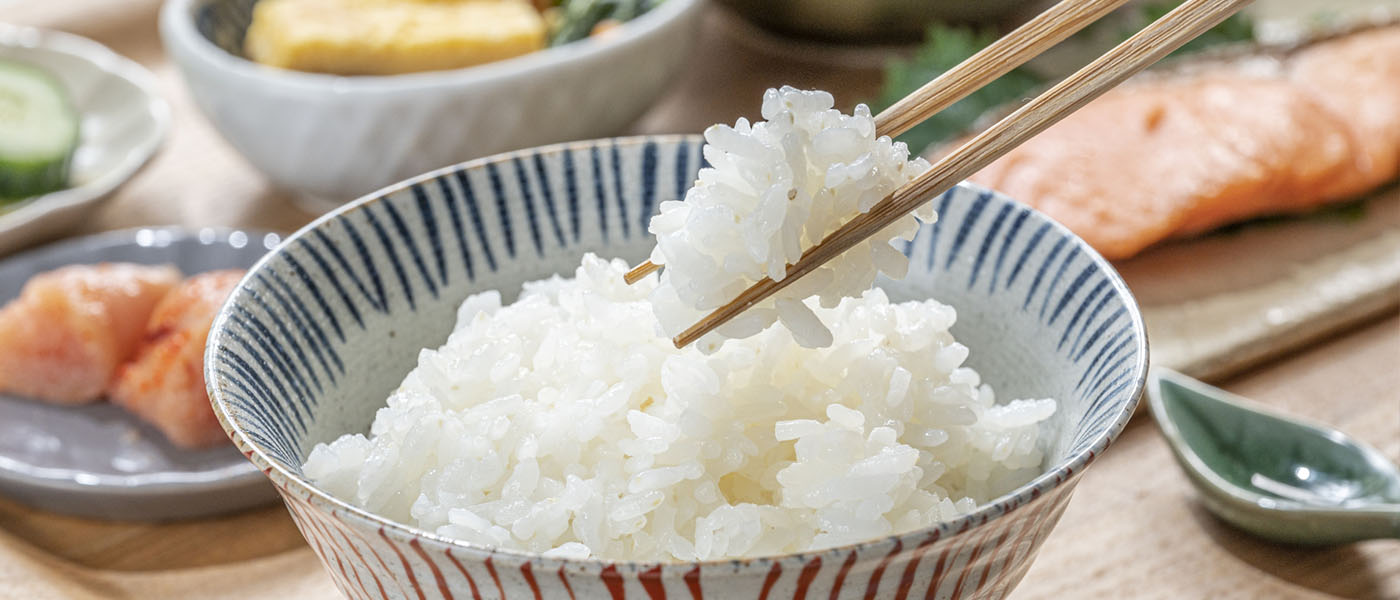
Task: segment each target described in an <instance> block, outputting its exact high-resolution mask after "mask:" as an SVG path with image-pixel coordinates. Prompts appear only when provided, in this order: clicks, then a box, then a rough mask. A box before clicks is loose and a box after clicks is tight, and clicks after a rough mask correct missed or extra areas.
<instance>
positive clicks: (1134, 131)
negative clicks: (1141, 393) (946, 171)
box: [971, 26, 1400, 259]
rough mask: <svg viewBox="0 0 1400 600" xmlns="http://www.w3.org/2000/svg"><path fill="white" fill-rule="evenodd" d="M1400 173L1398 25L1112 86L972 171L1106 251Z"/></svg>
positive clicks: (1323, 197) (1138, 246) (1122, 251)
mask: <svg viewBox="0 0 1400 600" xmlns="http://www.w3.org/2000/svg"><path fill="white" fill-rule="evenodd" d="M1398 173H1400V26H1392V27H1386V28H1381V29H1377V30H1373V31H1368V32H1364V33H1359V34H1354V35H1351V36H1346V37H1343V38H1340V39H1338V40H1335V41H1331V42H1325V43H1321V44H1317V45H1315V46H1311V47H1308V48H1305V49H1303V50H1300V51H1298V52H1296V53H1294V54H1292V55H1291V56H1289V57H1288V58H1287V59H1286V61H1285V63H1284V64H1283V65H1281V66H1278V67H1277V68H1272V69H1240V68H1236V67H1233V66H1229V65H1222V66H1219V67H1218V68H1207V69H1198V70H1195V71H1192V72H1190V73H1186V74H1182V75H1174V76H1170V77H1158V78H1151V79H1148V80H1145V81H1140V82H1135V83H1131V84H1129V85H1127V86H1124V87H1121V88H1119V89H1115V90H1113V91H1110V92H1108V93H1106V94H1104V95H1103V96H1101V97H1100V98H1098V99H1097V100H1095V101H1093V102H1091V103H1090V104H1089V105H1087V106H1085V107H1084V108H1082V109H1080V110H1079V111H1078V112H1076V113H1074V114H1073V115H1070V116H1069V117H1067V118H1066V119H1064V120H1063V121H1061V122H1059V123H1057V124H1055V125H1054V126H1052V127H1050V128H1049V129H1047V130H1045V131H1044V132H1042V133H1041V134H1040V135H1038V136H1036V137H1035V138H1032V139H1031V140H1030V141H1028V142H1026V143H1025V144H1022V145H1021V146H1020V147H1017V148H1015V149H1013V150H1012V151H1011V152H1009V153H1007V154H1006V155H1005V156H1003V157H1002V158H1000V159H999V160H997V161H996V162H994V163H992V164H991V165H988V166H987V167H986V168H985V169H983V170H982V171H980V172H978V173H977V174H975V175H973V176H972V177H971V179H972V180H973V181H976V182H978V183H981V184H983V185H986V186H988V187H991V188H994V189H997V190H1000V191H1002V192H1005V193H1006V194H1008V195H1010V196H1011V197H1013V198H1016V199H1018V200H1021V201H1023V202H1026V203H1027V204H1030V205H1031V206H1034V207H1035V208H1037V209H1039V210H1040V211H1042V212H1044V213H1046V214H1048V215H1050V216H1051V217H1052V218H1054V219H1056V220H1058V221H1060V222H1061V223H1063V224H1065V225H1066V226H1067V227H1069V228H1070V229H1071V230H1073V231H1074V232H1075V233H1077V234H1079V235H1080V236H1081V237H1083V238H1084V239H1085V240H1086V241H1088V242H1089V243H1090V245H1092V246H1094V248H1095V249H1097V250H1098V251H1099V252H1100V253H1101V254H1103V255H1104V256H1105V257H1107V258H1110V259H1120V258H1127V257H1129V256H1132V255H1134V254H1136V253H1138V252H1139V251H1141V250H1142V249H1144V248H1146V247H1148V246H1150V245H1152V244H1155V243H1157V242H1159V241H1161V240H1163V239H1166V238H1168V237H1172V236H1181V235H1191V234H1196V233H1199V232H1202V231H1206V230H1209V229H1212V228H1215V227H1219V226H1221V225H1224V224H1227V223H1231V222H1235V221H1239V220H1243V219H1248V218H1251V217H1255V216H1260V215H1266V214H1275V213H1290V212H1300V211H1305V210H1308V209H1311V208H1314V207H1316V206H1318V205H1321V204H1325V203H1329V202H1335V201H1338V200H1345V199H1349V198H1353V197H1355V196H1357V195H1358V194H1361V193H1364V192H1365V191H1367V190H1370V189H1372V188H1374V187H1376V186H1377V185H1379V184H1381V183H1384V182H1386V181H1389V180H1391V179H1394V178H1395V177H1396V175H1397V174H1398Z"/></svg>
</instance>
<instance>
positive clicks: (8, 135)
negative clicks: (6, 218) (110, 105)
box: [0, 60, 78, 205]
mask: <svg viewBox="0 0 1400 600" xmlns="http://www.w3.org/2000/svg"><path fill="white" fill-rule="evenodd" d="M77 147H78V115H77V113H76V112H75V111H74V110H73V106H72V103H71V102H70V101H69V98H68V92H67V90H65V89H64V88H63V85H62V84H60V83H59V82H58V81H57V80H56V79H54V78H53V77H52V76H51V75H49V74H48V73H46V72H44V71H42V70H40V69H38V68H36V67H32V66H29V65H27V64H22V63H18V62H14V61H8V60H0V205H3V204H5V203H8V202H13V201H15V200H19V199H22V198H28V197H30V196H37V195H39V194H45V193H48V192H52V191H54V190H58V189H62V188H64V187H67V185H68V170H69V166H70V165H71V164H72V162H73V152H74V150H76V149H77Z"/></svg>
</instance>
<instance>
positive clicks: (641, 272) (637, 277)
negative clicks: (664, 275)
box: [622, 261, 661, 285]
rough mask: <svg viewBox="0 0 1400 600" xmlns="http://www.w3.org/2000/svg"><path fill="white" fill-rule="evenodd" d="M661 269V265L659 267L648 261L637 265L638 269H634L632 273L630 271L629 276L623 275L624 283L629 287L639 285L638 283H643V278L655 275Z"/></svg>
mask: <svg viewBox="0 0 1400 600" xmlns="http://www.w3.org/2000/svg"><path fill="white" fill-rule="evenodd" d="M659 269H661V265H658V264H656V263H653V262H651V261H646V262H644V263H642V264H640V265H637V267H636V268H634V269H632V270H631V271H628V272H627V274H625V275H623V276H622V281H624V282H626V283H627V285H632V284H634V283H637V282H638V281H641V280H642V278H643V277H646V276H647V275H650V274H652V273H655V272H656V271H657V270H659Z"/></svg>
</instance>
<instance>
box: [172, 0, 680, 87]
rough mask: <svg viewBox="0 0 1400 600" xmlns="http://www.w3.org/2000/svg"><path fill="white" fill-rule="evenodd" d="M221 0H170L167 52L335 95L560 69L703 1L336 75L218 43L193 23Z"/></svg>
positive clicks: (647, 32)
mask: <svg viewBox="0 0 1400 600" xmlns="http://www.w3.org/2000/svg"><path fill="white" fill-rule="evenodd" d="M219 1H222V0H167V1H166V2H165V3H164V5H163V6H162V7H161V10H160V25H159V29H160V34H161V37H162V38H163V41H164V42H165V45H166V48H167V51H169V50H170V49H171V48H176V49H178V50H180V51H186V50H187V51H188V52H187V55H188V56H189V57H190V59H192V60H195V61H198V62H199V63H201V64H202V65H204V66H207V67H210V68H214V69H217V70H219V71H222V72H224V73H226V74H228V75H231V76H234V77H237V78H240V79H243V80H246V81H250V82H251V81H257V82H261V83H269V84H276V85H282V86H287V87H289V88H293V89H300V90H314V91H317V92H324V91H325V90H326V88H330V90H331V91H332V92H333V93H335V94H350V93H357V92H363V93H394V92H407V91H418V90H438V89H441V88H456V87H466V86H470V85H473V84H481V83H488V82H491V81H496V80H502V79H509V78H512V77H517V76H520V75H521V74H524V73H528V72H531V71H534V70H539V69H547V68H551V67H560V66H562V65H565V64H568V63H571V62H575V61H580V60H584V59H587V58H591V57H596V56H605V55H607V54H610V53H612V52H616V51H619V50H620V49H622V48H623V47H626V46H629V45H632V44H633V43H634V42H636V41H638V40H640V39H642V38H644V37H649V36H651V35H654V34H656V33H657V31H658V30H659V29H661V28H662V27H664V26H665V25H668V24H670V23H672V22H673V21H680V20H684V19H685V18H687V17H692V16H695V15H697V14H698V12H699V10H700V9H701V7H702V6H703V0H666V1H665V2H663V3H662V4H661V5H660V6H657V7H655V8H652V9H651V10H648V11H647V12H646V13H643V14H642V15H641V16H638V17H637V18H635V19H632V20H631V21H628V22H627V23H625V24H624V26H623V27H618V28H617V29H615V30H614V31H616V33H614V34H611V35H607V36H603V37H601V38H597V37H589V38H585V39H582V40H577V41H574V42H570V43H567V44H563V45H560V46H549V47H546V48H543V49H541V50H537V51H534V52H530V53H527V54H522V55H520V56H516V57H512V58H507V59H503V60H498V61H494V62H488V63H483V64H480V65H473V66H469V67H460V68H457V69H443V70H437V71H421V72H415V73H402V74H398V75H334V74H329V73H313V72H307V71H296V70H292V69H281V68H277V67H270V66H267V65H262V64H259V63H257V62H254V61H252V60H250V59H248V58H244V57H242V56H237V55H234V54H232V53H230V52H228V51H226V50H224V49H223V48H220V47H218V46H216V45H215V44H214V42H213V41H211V40H209V39H208V38H206V37H204V34H202V33H200V32H199V30H198V28H196V27H195V23H194V13H195V11H196V10H198V9H199V8H202V7H203V6H205V5H207V4H210V3H212V2H219ZM180 51H177V52H172V55H173V56H174V57H175V58H176V63H177V64H178V63H180V62H182V61H180V60H179V56H180V54H185V52H180Z"/></svg>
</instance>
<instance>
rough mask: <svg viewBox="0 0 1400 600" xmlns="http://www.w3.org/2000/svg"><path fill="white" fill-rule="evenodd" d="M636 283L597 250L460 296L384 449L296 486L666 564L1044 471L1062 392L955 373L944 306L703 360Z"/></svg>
mask: <svg viewBox="0 0 1400 600" xmlns="http://www.w3.org/2000/svg"><path fill="white" fill-rule="evenodd" d="M827 103H828V104H829V101H828V102H827ZM711 160H712V161H713V160H715V158H713V157H712V158H711ZM804 189H805V188H804ZM672 210H675V209H672ZM804 239H805V238H804ZM765 264H766V263H765ZM674 267H675V265H671V266H670V267H668V270H669V268H674ZM626 269H627V265H625V264H624V263H622V262H621V261H616V260H615V261H612V262H605V261H603V260H600V259H598V258H596V257H594V256H591V255H590V256H587V257H585V258H584V259H583V264H582V266H581V267H579V269H578V271H577V273H576V277H575V278H572V279H563V278H559V277H555V278H552V279H549V280H545V281H538V282H533V283H528V284H525V286H524V289H523V292H522V294H521V296H520V299H519V300H518V301H516V302H515V303H514V304H511V305H509V306H501V299H500V295H499V293H497V292H487V293H483V294H478V295H476V296H472V297H471V298H468V299H467V300H466V302H464V303H463V304H462V307H461V309H460V310H459V312H458V323H457V326H456V329H455V330H454V331H453V333H452V334H451V337H450V338H449V339H448V341H447V343H446V344H445V345H444V346H443V347H441V348H439V349H437V350H423V351H422V352H421V353H420V355H419V359H418V366H417V368H415V369H414V370H413V371H412V372H411V373H410V374H409V375H408V377H407V378H406V379H405V380H404V382H403V385H402V386H401V387H400V388H399V390H398V391H396V392H394V394H393V395H392V396H390V397H389V399H388V404H387V406H386V407H385V408H382V409H380V410H379V413H378V414H377V415H376V417H375V419H374V424H373V426H372V428H371V430H370V433H369V435H368V436H365V435H360V434H355V435H346V436H343V437H341V438H340V439H338V440H336V441H334V442H332V443H330V444H321V445H318V446H317V447H316V448H315V449H314V450H313V451H312V453H311V456H310V458H309V459H308V460H307V462H306V465H305V473H306V474H307V476H308V477H310V478H311V480H312V481H314V482H316V483H317V484H318V485H320V486H322V487H324V488H325V489H326V490H328V491H330V492H331V493H333V494H335V495H336V496H337V497H340V498H342V499H344V500H346V501H349V502H352V503H354V504H356V505H359V506H361V507H364V508H365V509H367V510H369V511H372V512H374V513H377V514H380V515H383V516H385V517H388V518H390V519H394V520H397V521H400V522H404V523H411V524H413V525H417V526H419V527H421V528H424V529H427V530H430V531H434V532H436V533H438V534H441V535H444V536H448V537H452V538H457V539H460V540H464V541H467V542H471V543H476V544H481V545H485V546H493V547H500V548H511V549H518V550H527V551H535V552H543V553H545V554H546V555H549V556H568V557H589V556H595V557H603V558H608V559H630V560H642V561H654V560H668V559H674V560H693V559H720V558H728V557H739V556H755V555H769V554H775V553H785V552H794V551H802V550H813V549H819V548H824V547H829V546H833V545H839V544H846V543H851V542H858V541H864V540H869V539H873V538H877V537H879V536H883V535H887V534H892V533H897V532H904V531H908V530H912V529H916V528H919V527H923V526H927V525H930V524H933V523H936V522H938V521H941V520H945V519H949V518H952V517H954V516H956V515H958V514H961V513H966V512H968V511H970V510H972V509H973V508H974V507H975V506H976V505H978V504H980V503H983V502H986V501H988V500H989V499H991V498H993V497H995V496H997V495H1000V494H1002V493H1004V492H1006V491H1008V490H1010V489H1012V488H1014V487H1015V486H1017V485H1019V484H1022V483H1024V482H1025V481H1027V480H1028V479H1029V478H1031V477H1032V476H1034V475H1035V474H1036V473H1038V472H1039V465H1040V463H1041V460H1042V456H1041V452H1040V451H1039V450H1038V449H1037V447H1036V440H1037V435H1038V429H1039V423H1040V422H1041V421H1043V420H1044V419H1046V418H1048V417H1049V416H1050V415H1051V414H1052V413H1053V412H1054V410H1055V402H1054V401H1053V400H1016V401H1012V402H1009V403H1006V404H1002V405H998V404H996V403H995V400H994V396H993V393H992V389H991V388H990V387H988V386H987V385H985V384H983V383H982V382H981V378H980V377H979V376H978V375H977V373H976V372H974V371H972V370H971V369H969V368H966V367H962V366H961V365H962V363H963V361H964V359H966V358H967V356H968V349H967V348H966V347H964V346H962V345H960V344H958V343H957V342H955V341H954V340H953V338H952V336H951V335H950V334H949V332H948V328H949V327H950V326H951V325H952V324H953V321H954V318H955V314H954V311H953V309H952V308H950V307H947V306H944V305H942V304H939V303H938V302H936V301H933V300H928V301H922V302H906V303H901V304H893V303H890V302H889V301H888V300H887V298H886V297H885V295H884V293H883V292H881V291H880V290H870V291H865V292H864V293H863V294H860V295H859V297H854V298H845V299H841V300H839V303H838V304H837V305H835V306H834V307H832V308H822V307H820V306H818V303H817V300H816V299H815V298H814V299H809V300H807V301H806V302H805V303H799V302H798V301H795V300H794V301H792V302H791V303H781V304H778V305H777V307H776V310H780V311H788V312H792V313H793V315H794V316H793V317H791V318H788V317H784V318H783V320H784V323H804V319H805V320H807V322H805V325H799V328H800V327H806V326H809V325H810V320H811V319H813V318H815V319H820V320H821V321H822V322H825V323H827V324H828V326H829V327H830V328H831V337H832V339H833V342H834V343H832V344H831V345H830V347H828V348H820V349H816V348H804V347H803V346H802V345H799V344H798V343H797V342H796V341H795V340H794V337H793V334H792V333H790V332H789V330H788V329H787V328H786V327H783V326H776V325H775V326H770V327H766V328H765V327H762V326H761V325H762V324H761V323H760V324H755V325H752V327H753V328H754V329H755V330H756V331H758V332H757V333H756V334H754V335H752V336H750V337H748V338H747V339H742V340H730V341H728V342H727V343H725V344H724V345H723V346H722V347H720V348H718V349H717V351H715V352H714V353H713V354H710V355H705V354H702V353H701V352H700V351H699V350H697V349H695V348H688V349H686V350H677V349H675V348H674V347H673V346H672V345H671V343H670V341H669V340H667V339H666V338H664V337H661V336H658V335H657V332H656V329H657V322H656V319H655V317H654V316H653V312H652V306H651V304H650V302H648V295H650V294H652V292H653V291H654V290H655V289H656V288H657V278H656V276H654V275H653V276H650V277H648V278H647V279H646V280H644V281H642V282H641V283H639V284H637V285H635V286H627V285H624V284H623V283H622V275H623V273H624V272H625V271H626ZM843 289H844V290H846V291H849V290H851V289H854V288H850V287H847V288H843ZM843 293H844V292H843ZM824 298H826V299H827V300H828V301H830V300H831V298H832V297H831V296H829V295H827V296H824ZM808 310H810V311H811V313H810V314H811V315H814V316H808V315H809V313H808V312H807V311H808Z"/></svg>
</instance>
